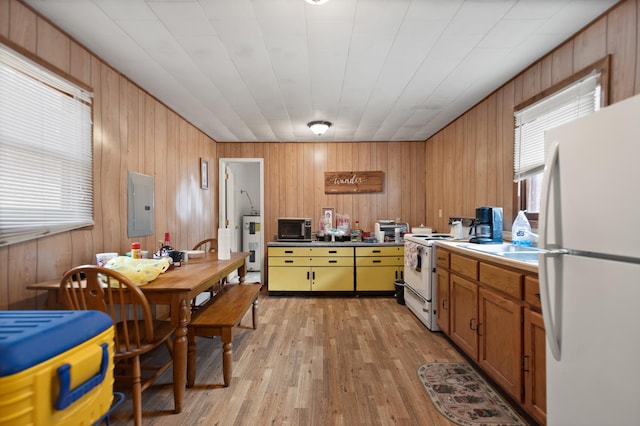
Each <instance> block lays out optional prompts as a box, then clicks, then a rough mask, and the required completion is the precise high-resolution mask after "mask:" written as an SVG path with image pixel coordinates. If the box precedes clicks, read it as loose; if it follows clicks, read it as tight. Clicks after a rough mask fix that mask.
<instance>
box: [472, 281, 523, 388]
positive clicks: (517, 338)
mask: <svg viewBox="0 0 640 426" xmlns="http://www.w3.org/2000/svg"><path fill="white" fill-rule="evenodd" d="M478 303H479V310H478V316H479V318H478V337H479V339H478V345H479V348H478V349H479V350H478V364H479V365H480V367H482V369H484V371H486V372H487V374H489V376H491V378H493V380H495V381H496V382H497V383H498V384H499V385H500V386H501V387H502V388H503V389H504V390H505V391H507V392H508V393H509V394H511V396H513V398H515V399H516V400H520V398H521V396H522V395H521V393H522V366H521V354H522V310H523V307H522V304H521V303H519V302H516V301H514V300H511V299H508V298H505V297H503V296H501V295H500V294H498V293H496V292H493V291H491V290H487V289H485V288H482V287H481V288H480V292H479V295H478Z"/></svg>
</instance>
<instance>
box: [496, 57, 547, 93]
mask: <svg viewBox="0 0 640 426" xmlns="http://www.w3.org/2000/svg"><path fill="white" fill-rule="evenodd" d="M552 65H553V59H552V58H551V55H547V56H545V57H544V58H542V60H541V61H540V90H547V89H548V88H550V87H551V86H553V78H552V77H551V74H552ZM507 84H509V83H507ZM503 87H504V86H503ZM515 105H517V104H515Z"/></svg>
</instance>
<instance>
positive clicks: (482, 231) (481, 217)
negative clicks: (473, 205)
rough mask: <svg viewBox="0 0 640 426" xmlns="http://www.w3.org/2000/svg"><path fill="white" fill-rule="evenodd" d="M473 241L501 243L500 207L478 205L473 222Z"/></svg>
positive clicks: (471, 240)
mask: <svg viewBox="0 0 640 426" xmlns="http://www.w3.org/2000/svg"><path fill="white" fill-rule="evenodd" d="M473 226H474V231H475V232H474V234H475V235H474V237H473V238H471V239H470V240H469V241H470V242H473V243H480V244H487V243H501V242H502V207H478V208H477V209H476V219H475V222H474V224H473Z"/></svg>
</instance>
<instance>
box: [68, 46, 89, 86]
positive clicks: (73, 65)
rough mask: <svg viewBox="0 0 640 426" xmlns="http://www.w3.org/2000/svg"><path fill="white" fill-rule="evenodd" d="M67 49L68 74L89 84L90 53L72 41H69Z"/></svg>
mask: <svg viewBox="0 0 640 426" xmlns="http://www.w3.org/2000/svg"><path fill="white" fill-rule="evenodd" d="M69 51H70V53H69V74H71V76H72V77H74V78H76V79H78V80H79V81H81V82H83V83H84V84H86V85H88V86H91V54H90V53H89V52H88V51H87V50H86V49H85V48H83V47H82V46H80V45H79V44H77V43H74V42H71V44H70V47H69Z"/></svg>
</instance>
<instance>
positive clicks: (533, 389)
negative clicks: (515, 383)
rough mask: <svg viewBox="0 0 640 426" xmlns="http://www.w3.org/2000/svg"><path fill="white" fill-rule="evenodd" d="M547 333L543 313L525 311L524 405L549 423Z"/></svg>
mask: <svg viewBox="0 0 640 426" xmlns="http://www.w3.org/2000/svg"><path fill="white" fill-rule="evenodd" d="M546 355H547V353H546V334H545V331H544V322H543V321H542V315H541V314H540V313H538V312H535V311H532V310H530V309H525V311H524V356H523V360H522V364H523V368H524V406H525V409H526V410H527V412H528V413H529V414H531V416H532V417H533V418H534V419H535V420H537V421H538V422H539V423H540V424H546V423H547V374H546V362H547V361H546Z"/></svg>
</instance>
